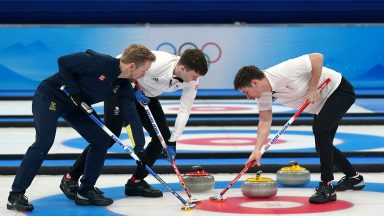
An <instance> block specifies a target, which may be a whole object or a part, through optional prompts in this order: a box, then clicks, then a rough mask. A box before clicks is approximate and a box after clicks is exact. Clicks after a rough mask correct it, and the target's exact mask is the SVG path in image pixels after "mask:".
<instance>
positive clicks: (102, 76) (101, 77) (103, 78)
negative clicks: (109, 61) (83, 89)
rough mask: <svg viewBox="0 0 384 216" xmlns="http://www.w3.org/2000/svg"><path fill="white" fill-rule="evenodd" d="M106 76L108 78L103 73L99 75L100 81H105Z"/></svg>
mask: <svg viewBox="0 0 384 216" xmlns="http://www.w3.org/2000/svg"><path fill="white" fill-rule="evenodd" d="M105 78H107V77H106V76H104V75H103V74H101V75H100V76H99V80H100V81H104V80H105Z"/></svg>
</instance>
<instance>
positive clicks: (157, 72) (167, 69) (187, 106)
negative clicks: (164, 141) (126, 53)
mask: <svg viewBox="0 0 384 216" xmlns="http://www.w3.org/2000/svg"><path fill="white" fill-rule="evenodd" d="M152 53H154V54H155V55H156V61H155V62H153V63H152V65H151V67H150V68H149V70H148V71H147V72H146V73H145V75H144V77H142V78H140V79H138V80H137V82H138V83H139V85H140V87H141V89H142V90H143V93H144V95H145V96H147V97H157V96H159V95H161V94H163V93H165V92H173V91H176V90H178V89H182V94H181V97H180V105H179V111H178V114H177V118H176V122H175V127H174V130H173V132H172V135H171V138H170V139H169V140H170V141H171V142H174V141H176V140H177V139H179V137H180V136H181V134H182V133H183V131H184V128H185V125H186V124H187V122H188V119H189V115H190V113H191V109H192V105H193V101H194V100H195V97H196V94H197V87H198V83H199V80H197V81H191V82H181V81H180V80H178V79H175V77H174V75H173V72H174V70H175V67H176V64H177V62H178V61H179V59H180V56H176V55H172V54H170V53H167V52H163V51H152Z"/></svg>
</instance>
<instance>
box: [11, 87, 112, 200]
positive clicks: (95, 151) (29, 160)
mask: <svg viewBox="0 0 384 216" xmlns="http://www.w3.org/2000/svg"><path fill="white" fill-rule="evenodd" d="M32 112H33V119H34V124H35V130H36V139H35V142H34V143H33V144H32V145H31V146H30V147H29V148H28V150H27V153H26V154H25V156H24V158H23V161H22V162H21V164H20V167H19V168H18V170H17V174H16V177H15V180H14V182H13V185H12V192H13V193H25V191H26V189H27V188H28V187H29V186H30V184H31V183H32V180H33V179H34V177H35V176H36V174H37V172H38V170H39V168H40V167H41V164H42V163H43V161H44V159H45V157H46V155H47V153H48V151H49V149H50V148H51V146H52V144H53V142H54V139H55V135H56V127H57V120H58V118H59V116H62V117H63V118H64V119H65V120H66V121H67V122H68V123H69V124H70V125H71V126H72V127H73V128H74V129H75V130H76V131H77V132H79V134H80V135H81V136H82V137H84V139H86V140H87V141H88V142H89V143H91V144H90V145H89V148H88V150H87V151H88V155H87V157H85V158H84V161H83V163H84V165H83V166H84V167H85V169H84V168H83V170H84V176H83V177H82V179H81V180H80V181H81V185H80V190H88V189H90V188H93V186H94V185H95V183H96V181H97V179H98V177H99V175H100V173H101V169H102V167H103V165H104V160H105V156H106V154H107V149H108V148H107V145H106V143H108V140H109V136H108V135H106V134H105V133H103V130H102V129H101V128H100V127H99V126H97V125H96V124H95V123H94V122H93V121H92V120H91V119H90V118H89V117H88V115H86V114H84V113H83V112H82V111H80V110H79V109H78V108H76V107H74V106H73V105H72V104H70V102H69V100H68V98H66V96H64V94H63V93H61V92H59V91H58V90H53V89H51V88H50V87H47V86H45V85H44V84H40V85H39V87H38V89H37V91H36V93H35V95H34V97H33V102H32ZM94 114H95V113H94Z"/></svg>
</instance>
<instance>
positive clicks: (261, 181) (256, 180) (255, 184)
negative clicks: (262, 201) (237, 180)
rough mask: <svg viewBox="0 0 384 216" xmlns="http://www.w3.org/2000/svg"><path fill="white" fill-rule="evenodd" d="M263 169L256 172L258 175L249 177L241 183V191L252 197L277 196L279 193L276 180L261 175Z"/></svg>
mask: <svg viewBox="0 0 384 216" xmlns="http://www.w3.org/2000/svg"><path fill="white" fill-rule="evenodd" d="M262 173H263V172H262V171H258V172H257V173H256V177H253V178H248V179H247V180H245V181H244V182H243V184H242V185H241V192H242V194H243V195H244V196H246V197H250V198H266V197H272V196H275V195H276V193H277V185H276V182H275V181H273V180H272V179H271V178H264V177H261V176H260V175H261V174H262Z"/></svg>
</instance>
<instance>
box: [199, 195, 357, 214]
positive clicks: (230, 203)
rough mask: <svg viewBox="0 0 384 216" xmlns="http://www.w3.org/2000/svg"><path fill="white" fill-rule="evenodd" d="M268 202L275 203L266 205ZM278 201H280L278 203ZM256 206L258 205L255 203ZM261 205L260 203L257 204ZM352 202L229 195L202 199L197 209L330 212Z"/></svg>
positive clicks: (281, 212) (215, 210)
mask: <svg viewBox="0 0 384 216" xmlns="http://www.w3.org/2000/svg"><path fill="white" fill-rule="evenodd" d="M257 202H259V203H261V204H263V202H264V203H266V205H264V206H263V207H247V203H256V204H257ZM268 202H271V203H275V205H270V206H268ZM285 202H286V203H294V204H296V205H293V206H291V207H284V203H285ZM278 203H281V205H279V204H278ZM255 206H258V205H255ZM259 206H261V205H259ZM352 206H353V204H352V203H350V202H346V201H343V200H337V201H335V202H329V203H327V204H325V205H319V204H311V203H309V202H308V197H298V196H274V197H269V198H265V199H252V198H248V197H229V198H227V199H226V200H224V201H217V200H215V201H214V200H202V201H201V202H200V203H199V204H198V205H197V206H196V208H197V209H200V210H205V211H211V212H225V213H236V214H305V213H316V212H330V211H337V210H344V209H347V208H350V207H352Z"/></svg>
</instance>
